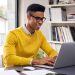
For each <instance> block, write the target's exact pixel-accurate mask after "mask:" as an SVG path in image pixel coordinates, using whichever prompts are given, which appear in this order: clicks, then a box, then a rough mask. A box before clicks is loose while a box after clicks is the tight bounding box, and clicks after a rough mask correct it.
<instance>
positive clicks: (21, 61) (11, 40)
mask: <svg viewBox="0 0 75 75" xmlns="http://www.w3.org/2000/svg"><path fill="white" fill-rule="evenodd" d="M16 45H17V37H16V35H15V34H14V33H13V32H9V34H8V35H7V38H6V42H5V44H4V50H3V62H4V65H5V67H8V66H14V65H29V64H30V62H31V60H32V58H25V57H20V56H17V55H16Z"/></svg>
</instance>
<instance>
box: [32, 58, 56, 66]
mask: <svg viewBox="0 0 75 75" xmlns="http://www.w3.org/2000/svg"><path fill="white" fill-rule="evenodd" d="M55 59H56V57H54V58H50V57H44V58H42V59H33V60H32V64H33V65H41V64H48V65H53V64H54V62H55Z"/></svg>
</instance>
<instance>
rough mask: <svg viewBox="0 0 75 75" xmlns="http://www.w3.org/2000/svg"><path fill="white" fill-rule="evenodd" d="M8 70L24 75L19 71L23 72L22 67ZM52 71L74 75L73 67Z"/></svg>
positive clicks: (74, 68)
mask: <svg viewBox="0 0 75 75" xmlns="http://www.w3.org/2000/svg"><path fill="white" fill-rule="evenodd" d="M10 69H15V70H17V71H20V75H25V74H23V73H21V71H23V67H12V68H8V70H10ZM40 69H43V68H40ZM48 70H50V69H48ZM50 71H51V70H50ZM52 71H54V72H57V73H62V74H66V75H75V66H72V67H66V68H60V69H54V70H52Z"/></svg>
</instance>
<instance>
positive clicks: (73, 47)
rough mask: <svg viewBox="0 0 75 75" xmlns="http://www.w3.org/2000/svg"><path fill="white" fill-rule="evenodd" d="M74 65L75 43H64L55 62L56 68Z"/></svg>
mask: <svg viewBox="0 0 75 75" xmlns="http://www.w3.org/2000/svg"><path fill="white" fill-rule="evenodd" d="M73 65H75V43H74V42H72V43H63V44H62V46H61V49H60V51H59V54H58V56H57V59H56V61H55V63H54V68H61V67H67V66H73Z"/></svg>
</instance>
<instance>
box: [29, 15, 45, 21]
mask: <svg viewBox="0 0 75 75" xmlns="http://www.w3.org/2000/svg"><path fill="white" fill-rule="evenodd" d="M30 16H32V17H33V18H35V19H36V20H37V21H40V20H41V21H43V22H44V21H45V20H46V18H45V17H42V18H41V17H38V16H33V15H32V14H31V15H30Z"/></svg>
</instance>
